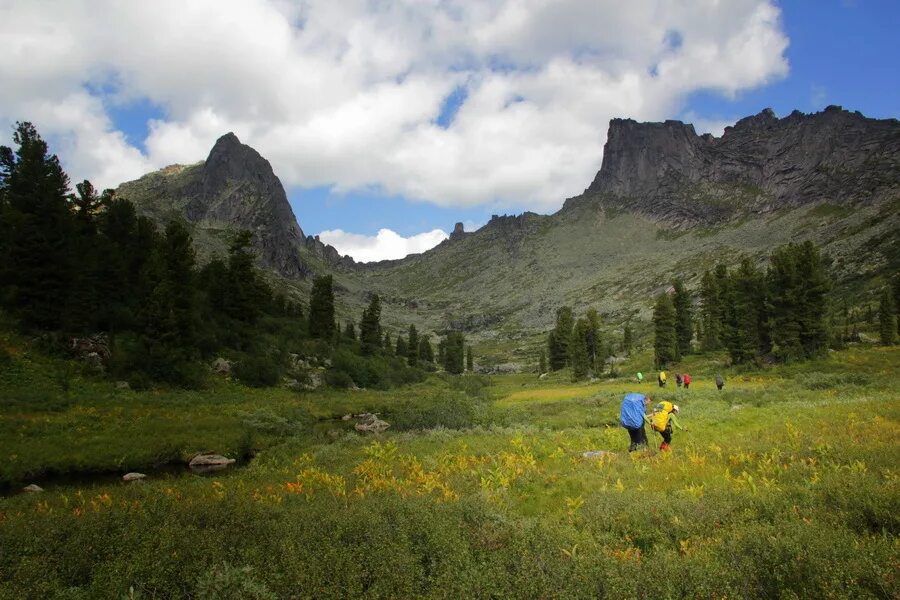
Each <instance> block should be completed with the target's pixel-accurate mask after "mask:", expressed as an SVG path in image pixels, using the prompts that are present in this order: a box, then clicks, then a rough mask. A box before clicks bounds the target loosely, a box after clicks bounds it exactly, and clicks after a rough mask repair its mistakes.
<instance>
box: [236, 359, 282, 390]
mask: <svg viewBox="0 0 900 600" xmlns="http://www.w3.org/2000/svg"><path fill="white" fill-rule="evenodd" d="M233 372H234V376H235V377H236V378H237V379H238V381H240V382H241V383H243V384H244V385H249V386H250V387H270V386H273V385H276V384H277V383H278V380H279V379H280V378H281V365H280V364H279V363H278V361H277V360H276V359H275V358H273V357H270V356H267V355H266V354H248V355H246V356H244V357H243V358H241V359H240V360H238V362H237V364H236V365H235V366H234V370H233Z"/></svg>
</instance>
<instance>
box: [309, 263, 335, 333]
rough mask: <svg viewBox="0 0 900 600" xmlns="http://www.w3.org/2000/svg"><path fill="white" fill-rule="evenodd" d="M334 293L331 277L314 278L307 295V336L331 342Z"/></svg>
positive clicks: (333, 327) (333, 326) (333, 323)
mask: <svg viewBox="0 0 900 600" xmlns="http://www.w3.org/2000/svg"><path fill="white" fill-rule="evenodd" d="M334 331H335V322H334V291H333V289H332V278H331V275H324V276H322V277H316V278H315V280H313V287H312V291H311V292H310V294H309V335H310V337H313V338H317V339H322V340H328V341H331V340H332V339H333V338H334Z"/></svg>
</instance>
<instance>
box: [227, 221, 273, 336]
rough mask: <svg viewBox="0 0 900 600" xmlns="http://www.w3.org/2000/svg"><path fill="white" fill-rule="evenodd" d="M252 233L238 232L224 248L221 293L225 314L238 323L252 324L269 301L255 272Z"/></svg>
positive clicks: (265, 287) (268, 296)
mask: <svg viewBox="0 0 900 600" xmlns="http://www.w3.org/2000/svg"><path fill="white" fill-rule="evenodd" d="M252 242H253V233H252V232H250V231H239V232H237V233H236V234H235V235H234V237H233V238H232V240H231V244H230V245H229V247H228V276H227V285H226V287H225V290H224V293H223V308H224V311H225V314H227V315H228V316H229V317H231V318H232V319H234V320H235V321H240V322H242V323H256V321H257V319H259V317H260V316H261V315H262V313H263V309H264V307H265V305H266V303H267V302H268V300H269V299H270V298H271V297H272V290H271V289H269V286H268V285H267V284H266V282H265V280H263V278H262V275H261V274H260V272H259V270H258V269H257V268H256V265H255V264H254V263H255V258H254V256H253V253H252V252H251V250H250V248H251V247H252Z"/></svg>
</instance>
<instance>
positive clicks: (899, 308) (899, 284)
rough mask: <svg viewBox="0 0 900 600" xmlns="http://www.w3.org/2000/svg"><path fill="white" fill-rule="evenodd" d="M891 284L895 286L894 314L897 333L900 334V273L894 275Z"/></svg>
mask: <svg viewBox="0 0 900 600" xmlns="http://www.w3.org/2000/svg"><path fill="white" fill-rule="evenodd" d="M891 285H892V287H893V296H894V316H895V317H896V319H895V320H896V321H897V334H898V335H900V273H898V274H897V275H894V279H893V281H892V283H891Z"/></svg>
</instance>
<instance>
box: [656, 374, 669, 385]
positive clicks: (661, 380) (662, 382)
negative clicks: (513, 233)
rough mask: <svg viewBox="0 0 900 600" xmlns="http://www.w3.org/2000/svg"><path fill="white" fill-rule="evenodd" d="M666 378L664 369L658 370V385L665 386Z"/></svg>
mask: <svg viewBox="0 0 900 600" xmlns="http://www.w3.org/2000/svg"><path fill="white" fill-rule="evenodd" d="M667 378H668V377H667V376H666V372H665V371H660V372H659V377H657V380H658V381H659V387H666V379H667Z"/></svg>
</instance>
